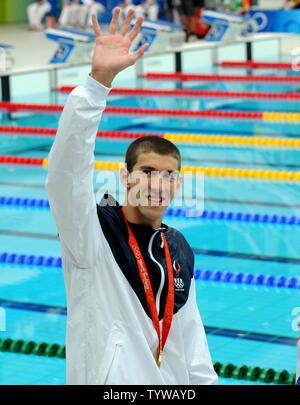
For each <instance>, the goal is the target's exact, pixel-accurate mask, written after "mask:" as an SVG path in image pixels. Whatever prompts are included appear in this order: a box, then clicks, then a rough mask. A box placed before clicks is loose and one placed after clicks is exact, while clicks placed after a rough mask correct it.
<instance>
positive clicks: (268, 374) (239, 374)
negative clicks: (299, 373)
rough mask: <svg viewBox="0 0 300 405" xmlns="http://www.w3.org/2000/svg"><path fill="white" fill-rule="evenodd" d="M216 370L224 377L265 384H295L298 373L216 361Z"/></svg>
mask: <svg viewBox="0 0 300 405" xmlns="http://www.w3.org/2000/svg"><path fill="white" fill-rule="evenodd" d="M214 369H215V372H216V373H217V374H218V376H219V377H222V378H235V379H238V380H247V381H260V382H261V383H265V384H270V383H273V384H281V385H294V384H295V381H296V373H295V372H293V373H288V372H287V371H286V370H278V371H275V370H273V369H272V368H264V369H262V368H260V367H257V366H251V367H247V366H246V365H244V364H241V365H238V366H235V365H233V364H232V363H224V364H221V363H219V362H214Z"/></svg>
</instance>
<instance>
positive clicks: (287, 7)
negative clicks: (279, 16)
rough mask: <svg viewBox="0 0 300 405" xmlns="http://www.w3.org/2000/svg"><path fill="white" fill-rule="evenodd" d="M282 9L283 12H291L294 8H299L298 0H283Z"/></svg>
mask: <svg viewBox="0 0 300 405" xmlns="http://www.w3.org/2000/svg"><path fill="white" fill-rule="evenodd" d="M284 8H285V10H293V9H296V8H300V0H294V1H290V0H284Z"/></svg>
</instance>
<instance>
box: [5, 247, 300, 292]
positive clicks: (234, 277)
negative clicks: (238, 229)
mask: <svg viewBox="0 0 300 405" xmlns="http://www.w3.org/2000/svg"><path fill="white" fill-rule="evenodd" d="M0 263H6V264H18V265H21V264H22V265H31V266H42V267H58V268H61V267H62V259H61V257H53V256H48V257H47V256H43V255H26V254H17V253H8V252H0ZM194 278H195V280H206V281H214V282H221V283H235V284H247V285H249V284H251V285H264V286H268V287H283V288H296V289H297V288H298V289H299V288H300V278H298V277H293V276H289V277H285V276H282V275H278V276H273V275H270V274H267V275H265V274H259V273H256V274H252V273H241V272H231V271H221V270H209V269H195V270H194Z"/></svg>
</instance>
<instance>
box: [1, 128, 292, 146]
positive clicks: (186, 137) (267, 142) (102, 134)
mask: <svg viewBox="0 0 300 405" xmlns="http://www.w3.org/2000/svg"><path fill="white" fill-rule="evenodd" d="M0 132H1V133H14V134H32V135H43V136H48V135H49V136H55V135H56V133H57V129H56V128H36V127H11V126H0ZM149 135H155V136H160V137H162V138H166V139H169V140H170V141H173V142H177V143H192V144H194V143H199V144H202V143H207V144H236V145H246V146H249V145H251V146H255V147H277V148H278V147H297V148H298V147H300V139H292V138H272V137H257V136H239V135H205V134H184V133H182V134H181V133H171V132H166V133H156V132H152V133H148V132H128V131H97V135H96V136H97V138H124V139H135V138H140V137H143V136H149Z"/></svg>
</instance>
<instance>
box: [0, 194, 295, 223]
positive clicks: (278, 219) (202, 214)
mask: <svg viewBox="0 0 300 405" xmlns="http://www.w3.org/2000/svg"><path fill="white" fill-rule="evenodd" d="M0 206H9V207H21V208H39V209H47V210H49V209H50V205H49V201H48V200H47V199H43V198H40V199H38V198H27V197H14V196H1V195H0ZM165 216H167V217H182V218H185V219H191V220H194V219H196V220H198V219H209V220H219V221H238V222H248V223H249V222H253V223H262V224H278V225H300V217H297V216H295V215H291V216H287V215H278V214H272V215H271V214H263V213H250V212H244V213H243V212H233V211H229V212H225V211H215V210H210V211H209V210H197V209H190V208H179V207H168V208H167V209H166V211H165Z"/></svg>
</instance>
